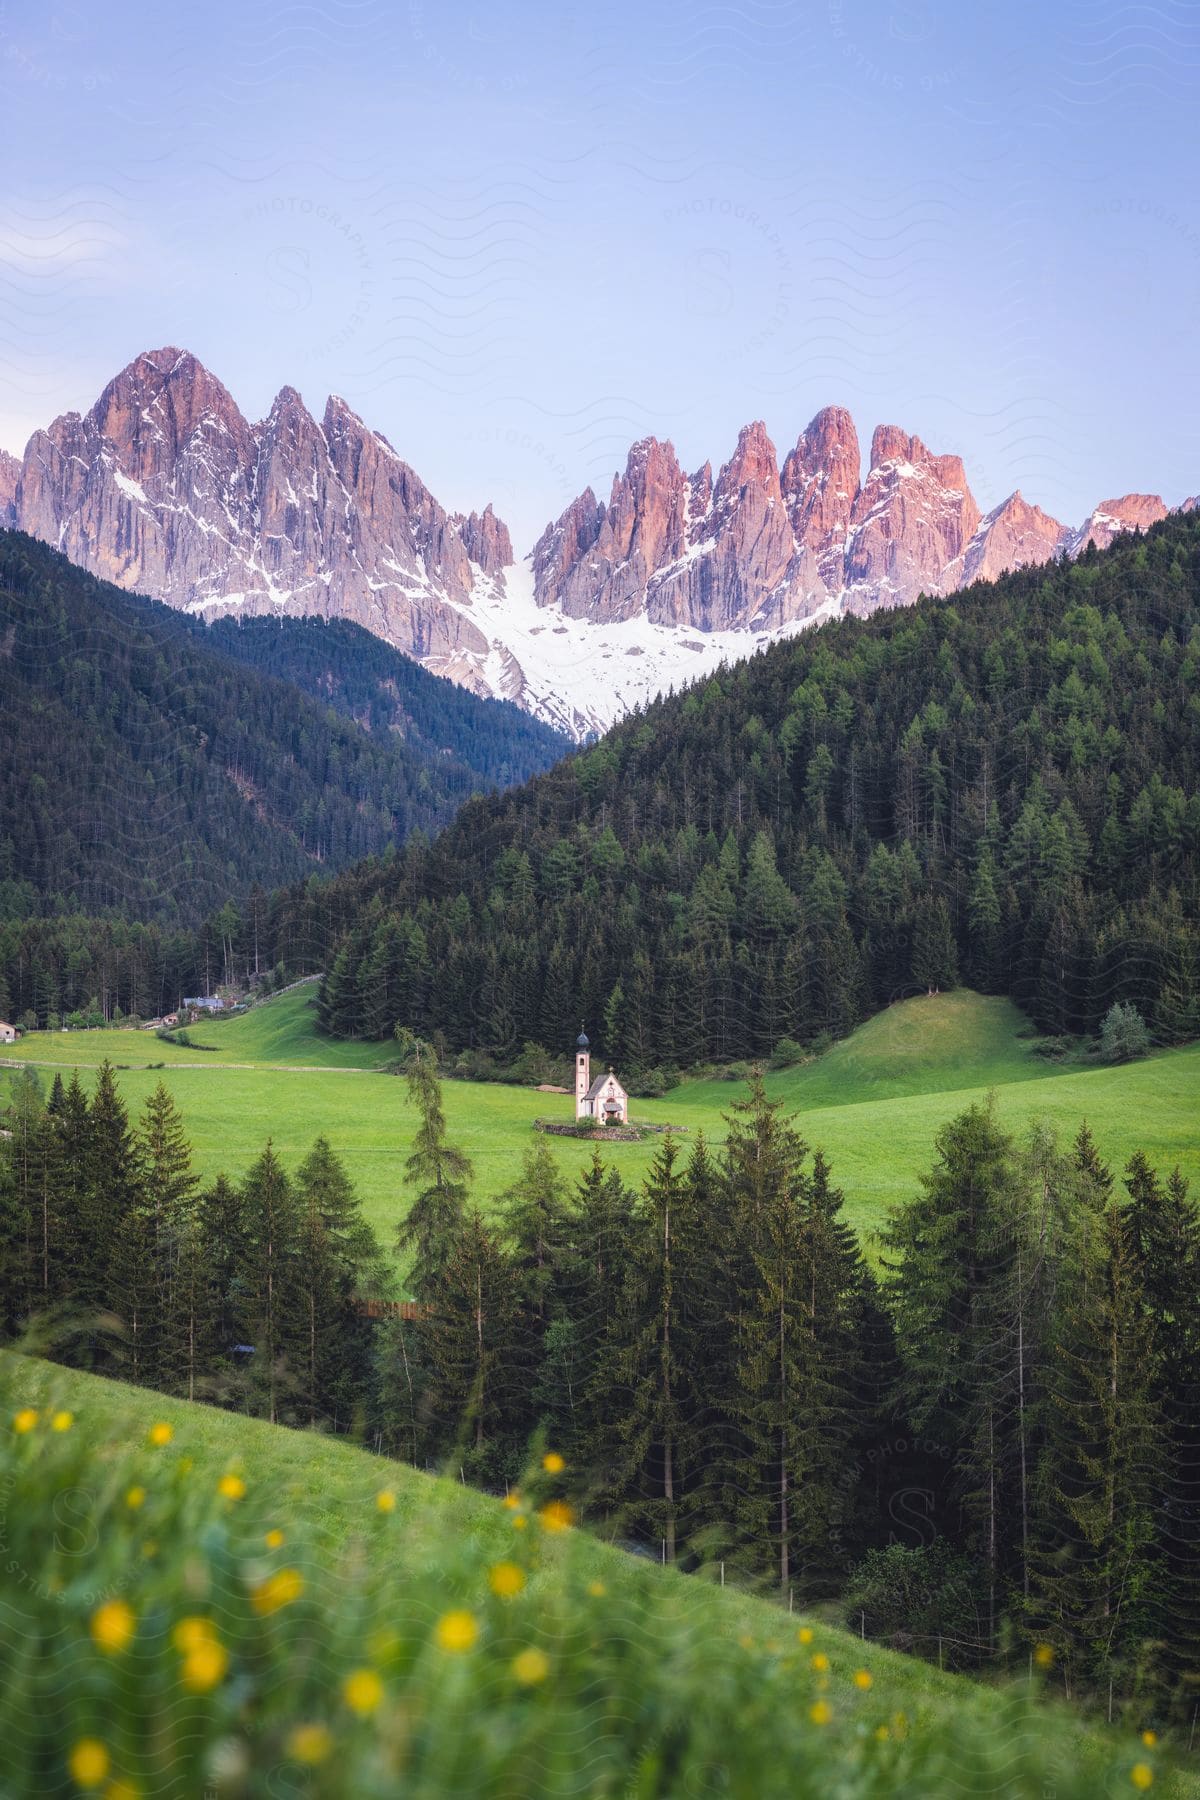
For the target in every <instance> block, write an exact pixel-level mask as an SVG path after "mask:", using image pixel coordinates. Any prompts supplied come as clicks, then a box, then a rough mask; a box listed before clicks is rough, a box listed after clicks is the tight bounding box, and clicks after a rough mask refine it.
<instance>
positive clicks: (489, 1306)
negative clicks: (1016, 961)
mask: <svg viewBox="0 0 1200 1800" xmlns="http://www.w3.org/2000/svg"><path fill="white" fill-rule="evenodd" d="M405 1055H406V1057H407V1066H408V1083H409V1090H410V1093H411V1096H412V1099H413V1102H414V1105H415V1107H416V1112H417V1120H418V1126H417V1131H416V1134H415V1138H414V1141H413V1145H412V1150H411V1154H410V1156H409V1158H408V1161H407V1164H406V1167H405V1171H404V1174H405V1180H406V1184H407V1186H408V1188H409V1190H410V1196H411V1204H410V1205H409V1206H408V1208H407V1211H406V1213H405V1216H404V1218H403V1220H402V1222H401V1223H400V1224H399V1227H398V1231H397V1239H396V1246H395V1248H396V1250H397V1252H398V1253H399V1256H400V1258H401V1260H402V1262H403V1265H404V1267H405V1268H406V1269H407V1271H408V1274H407V1284H408V1290H409V1292H410V1293H411V1294H412V1295H413V1297H414V1298H415V1301H416V1303H417V1304H416V1306H415V1308H414V1309H413V1311H414V1316H401V1317H391V1318H385V1319H382V1320H378V1319H374V1318H371V1317H368V1316H365V1314H364V1309H363V1307H362V1305H361V1297H362V1296H363V1295H364V1294H366V1293H376V1294H384V1293H386V1292H387V1291H388V1286H387V1284H388V1276H387V1274H386V1271H385V1269H384V1267H383V1262H382V1259H381V1256H380V1250H379V1246H378V1244H377V1243H376V1242H375V1239H374V1237H373V1234H372V1233H371V1231H370V1229H369V1228H368V1227H367V1226H366V1225H365V1224H364V1222H363V1220H362V1215H361V1212H360V1210H359V1207H358V1204H357V1201H356V1199H355V1196H354V1192H353V1188H352V1186H351V1184H350V1182H349V1181H348V1179H347V1177H346V1174H345V1171H344V1169H343V1168H342V1167H341V1165H340V1163H339V1162H338V1159H337V1158H336V1156H334V1154H333V1152H332V1151H331V1149H330V1147H329V1145H328V1144H327V1143H326V1142H325V1141H324V1140H323V1139H318V1141H317V1143H316V1144H315V1145H314V1147H313V1149H312V1151H311V1152H310V1154H309V1155H308V1157H306V1159H305V1160H304V1162H303V1163H302V1165H301V1166H300V1168H299V1170H298V1171H297V1172H296V1174H295V1175H294V1176H291V1175H289V1174H288V1173H287V1172H286V1171H285V1170H284V1169H283V1167H282V1166H281V1164H280V1161H279V1159H278V1156H277V1155H276V1153H275V1151H274V1150H273V1149H272V1148H271V1147H270V1146H268V1147H267V1148H266V1149H265V1150H264V1152H263V1154H262V1156H261V1157H260V1158H259V1159H258V1161H257V1162H256V1163H255V1165H254V1167H253V1168H252V1169H251V1171H250V1173H249V1175H248V1176H247V1177H246V1179H245V1180H244V1181H243V1182H241V1183H232V1182H230V1181H228V1180H226V1179H225V1178H224V1177H218V1178H217V1179H216V1180H215V1181H214V1182H213V1183H212V1184H211V1185H210V1186H208V1187H207V1188H201V1187H200V1185H199V1184H198V1183H197V1182H196V1180H195V1178H194V1176H193V1175H192V1172H191V1168H190V1159H189V1156H188V1152H187V1146H186V1142H185V1140H184V1135H183V1130H182V1126H181V1123H180V1121H179V1118H178V1116H177V1114H176V1112H175V1109H174V1106H173V1104H172V1102H171V1100H170V1097H169V1095H168V1094H167V1093H166V1091H165V1090H164V1089H162V1088H160V1089H158V1090H157V1091H156V1093H155V1094H153V1095H152V1096H151V1098H150V1100H149V1101H148V1102H147V1104H146V1108H145V1111H144V1114H143V1116H142V1118H141V1120H140V1121H139V1123H138V1124H137V1126H136V1127H131V1126H130V1124H129V1121H128V1119H127V1117H126V1115H125V1112H124V1109H123V1107H122V1104H121V1101H120V1098H119V1096H118V1094H117V1091H116V1087H115V1083H114V1080H113V1076H112V1072H111V1070H107V1069H102V1070H101V1072H100V1076H99V1078H98V1081H97V1083H96V1087H95V1091H94V1094H93V1096H92V1098H91V1100H90V1101H89V1100H88V1099H87V1097H86V1096H85V1095H84V1093H83V1092H82V1090H81V1087H80V1084H79V1083H78V1080H77V1079H73V1080H72V1081H70V1082H69V1083H66V1084H63V1083H62V1082H61V1080H56V1082H55V1085H54V1087H53V1089H52V1091H51V1093H50V1095H49V1097H48V1099H46V1100H44V1101H43V1099H42V1096H41V1095H40V1092H39V1090H38V1086H37V1083H36V1082H35V1081H34V1080H33V1079H32V1077H30V1076H28V1075H22V1076H20V1077H18V1078H17V1080H16V1083H15V1086H14V1092H13V1099H12V1104H11V1106H10V1109H9V1118H8V1125H9V1130H10V1132H11V1136H10V1137H9V1138H8V1139H7V1140H5V1149H4V1156H3V1164H2V1180H0V1201H2V1213H0V1222H2V1226H3V1236H2V1243H0V1254H2V1261H0V1271H2V1289H0V1299H2V1303H3V1318H4V1326H5V1329H6V1331H7V1332H8V1333H9V1334H12V1335H15V1334H17V1333H19V1332H21V1331H29V1330H30V1329H31V1327H30V1320H31V1319H32V1320H33V1321H34V1324H33V1326H32V1330H33V1332H34V1334H35V1339H36V1341H39V1342H41V1343H42V1344H44V1345H45V1346H46V1347H47V1349H48V1350H49V1351H50V1353H51V1354H54V1355H56V1356H58V1357H60V1358H62V1359H63V1360H66V1361H70V1362H75V1363H82V1364H84V1365H86V1366H89V1367H96V1368H100V1369H103V1370H107V1371H108V1372H111V1373H116V1374H120V1375H122V1376H123V1377H125V1378H126V1379H131V1380H136V1381H139V1382H143V1383H146V1384H148V1385H151V1386H158V1387H161V1388H163V1389H165V1390H167V1391H170V1392H173V1393H181V1394H185V1395H187V1396H189V1397H202V1398H205V1399H211V1400H215V1401H217V1402H219V1403H222V1404H225V1405H229V1406H234V1407H237V1408H240V1409H243V1410H247V1411H254V1412H259V1413H261V1414H263V1415H264V1416H266V1417H269V1418H272V1419H274V1420H277V1421H282V1422H286V1423H292V1424H299V1425H308V1424H319V1425H322V1426H324V1427H326V1428H333V1429H340V1430H351V1431H353V1432H355V1433H357V1434H359V1435H360V1436H362V1437H364V1438H365V1439H367V1440H368V1441H371V1442H372V1443H374V1444H375V1445H376V1446H377V1447H379V1448H381V1449H383V1450H385V1451H387V1452H388V1453H390V1454H392V1455H395V1456H398V1457H401V1458H404V1459H407V1460H409V1461H412V1462H415V1463H417V1464H419V1465H422V1466H443V1465H445V1464H447V1463H449V1464H450V1466H452V1467H453V1468H454V1469H455V1470H456V1471H461V1473H462V1474H463V1476H464V1477H465V1478H467V1479H470V1480H472V1481H475V1482H478V1483H480V1484H481V1485H483V1486H486V1487H489V1488H491V1489H493V1490H496V1489H498V1488H499V1487H500V1486H501V1485H506V1484H508V1483H512V1482H515V1481H516V1480H517V1479H518V1478H519V1475H520V1472H521V1470H522V1468H523V1467H524V1465H525V1463H526V1461H527V1457H528V1450H529V1444H530V1440H531V1438H532V1439H534V1440H535V1441H540V1442H543V1443H545V1444H547V1445H549V1446H551V1447H552V1448H553V1449H554V1450H555V1451H557V1452H558V1454H560V1455H561V1456H563V1457H564V1458H565V1459H566V1462H567V1465H568V1469H569V1478H570V1481H571V1483H572V1486H573V1498H574V1500H575V1502H576V1504H577V1505H578V1507H579V1509H580V1512H581V1514H582V1516H583V1517H584V1518H585V1519H586V1520H587V1521H588V1522H589V1523H590V1524H592V1525H594V1526H595V1527H596V1528H597V1529H600V1530H603V1531H605V1532H606V1533H609V1534H616V1535H619V1536H620V1537H621V1538H622V1539H623V1540H625V1541H630V1542H633V1543H637V1544H642V1545H645V1546H647V1547H649V1548H650V1550H651V1551H652V1553H653V1554H655V1555H659V1556H661V1557H663V1558H664V1559H665V1560H674V1561H677V1562H679V1563H680V1565H681V1566H683V1567H685V1568H690V1569H699V1568H710V1569H711V1568H714V1567H715V1566H716V1565H717V1564H718V1563H719V1564H720V1565H722V1567H723V1568H725V1569H727V1570H728V1572H729V1578H730V1579H736V1580H739V1581H742V1582H745V1583H748V1584H758V1585H768V1586H770V1587H773V1588H774V1589H775V1591H776V1592H778V1593H779V1595H780V1596H781V1597H782V1598H783V1599H784V1600H785V1601H789V1602H790V1601H792V1600H795V1601H796V1602H798V1603H800V1604H804V1605H808V1604H811V1603H813V1602H815V1601H833V1602H838V1603H840V1604H842V1605H843V1606H844V1607H846V1608H847V1609H848V1610H849V1612H850V1614H851V1615H852V1618H853V1622H854V1623H855V1624H856V1625H858V1624H859V1623H860V1621H861V1628H862V1629H863V1630H864V1631H865V1632H867V1633H869V1634H871V1635H873V1636H877V1637H880V1638H882V1639H885V1640H887V1641H890V1642H893V1643H895V1644H897V1645H898V1646H899V1647H902V1648H908V1649H913V1650H916V1651H917V1652H919V1653H922V1654H926V1655H933V1654H936V1653H938V1651H940V1654H941V1657H942V1659H943V1660H945V1661H948V1662H951V1663H953V1664H955V1665H957V1666H964V1667H970V1666H975V1665H978V1664H983V1663H987V1664H993V1663H995V1662H996V1661H1001V1662H1002V1661H1003V1660H1004V1659H1005V1658H1009V1659H1020V1658H1023V1657H1024V1656H1025V1655H1026V1654H1027V1653H1028V1652H1029V1651H1030V1649H1031V1647H1033V1646H1036V1647H1037V1654H1038V1656H1039V1658H1043V1657H1045V1658H1047V1659H1050V1658H1053V1661H1054V1664H1055V1667H1056V1670H1057V1674H1058V1677H1059V1678H1060V1679H1061V1680H1062V1682H1063V1684H1064V1687H1065V1689H1066V1691H1067V1692H1068V1693H1069V1694H1070V1695H1071V1696H1072V1697H1075V1698H1080V1699H1083V1700H1086V1701H1094V1702H1096V1703H1098V1704H1100V1705H1101V1706H1103V1707H1105V1708H1106V1709H1107V1710H1108V1712H1109V1714H1110V1716H1115V1715H1116V1714H1117V1713H1118V1712H1120V1710H1121V1709H1122V1708H1123V1707H1125V1706H1126V1705H1129V1706H1132V1705H1133V1704H1134V1703H1135V1702H1136V1704H1137V1706H1138V1707H1139V1708H1140V1709H1141V1711H1142V1712H1143V1713H1144V1712H1145V1711H1146V1709H1147V1707H1148V1706H1149V1707H1152V1708H1156V1709H1158V1710H1159V1711H1160V1712H1161V1714H1162V1715H1163V1716H1166V1715H1167V1714H1173V1715H1183V1716H1185V1717H1190V1716H1191V1711H1192V1709H1193V1708H1194V1707H1195V1706H1196V1705H1197V1703H1198V1702H1200V1226H1198V1224H1197V1217H1196V1213H1195V1210H1194V1208H1193V1206H1192V1204H1191V1202H1190V1199H1189V1197H1188V1193H1187V1184H1186V1182H1184V1180H1183V1179H1182V1178H1181V1176H1180V1175H1179V1173H1178V1171H1176V1172H1175V1173H1173V1174H1172V1175H1170V1176H1169V1177H1168V1178H1166V1179H1165V1180H1164V1179H1162V1178H1161V1177H1160V1176H1159V1175H1158V1174H1157V1173H1156V1172H1155V1171H1154V1170H1153V1169H1152V1168H1151V1167H1150V1165H1149V1163H1148V1162H1147V1160H1146V1158H1145V1157H1144V1156H1142V1155H1141V1154H1137V1155H1135V1156H1134V1157H1133V1158H1132V1159H1131V1161H1130V1162H1129V1164H1128V1166H1127V1168H1126V1170H1125V1171H1124V1176H1123V1180H1122V1181H1121V1182H1120V1183H1118V1181H1117V1180H1116V1178H1115V1177H1114V1175H1113V1172H1112V1171H1111V1170H1110V1169H1109V1168H1107V1167H1106V1166H1105V1164H1104V1162H1103V1161H1102V1159H1101V1157H1100V1156H1099V1154H1098V1152H1097V1149H1096V1146H1095V1143H1094V1141H1093V1139H1092V1137H1091V1135H1090V1133H1089V1132H1088V1130H1087V1128H1086V1126H1083V1127H1081V1128H1080V1130H1079V1132H1078V1134H1077V1136H1076V1137H1075V1139H1074V1141H1073V1143H1071V1144H1070V1145H1068V1146H1064V1145H1061V1144H1060V1143H1058V1142H1057V1141H1056V1140H1055V1138H1054V1136H1053V1134H1052V1133H1050V1132H1049V1131H1048V1130H1046V1129H1044V1128H1036V1129H1034V1130H1033V1131H1032V1132H1031V1134H1030V1136H1029V1138H1028V1140H1027V1141H1026V1142H1023V1143H1017V1142H1015V1141H1014V1140H1013V1139H1012V1137H1010V1136H1009V1135H1008V1134H1007V1133H1005V1132H1004V1131H1003V1130H1002V1128H1001V1127H1000V1125H999V1123H998V1121H997V1119H996V1117H995V1114H994V1112H993V1111H992V1109H991V1107H990V1106H972V1107H971V1108H969V1109H967V1110H966V1111H965V1112H963V1113H962V1114H961V1115H959V1116H958V1117H957V1118H955V1119H953V1120H951V1121H950V1122H949V1123H948V1124H947V1125H946V1126H945V1127H944V1128H943V1129H942V1131H941V1132H940V1133H939V1134H938V1136H937V1138H936V1140H935V1143H934V1146H933V1153H932V1160H931V1165H930V1168H929V1170H928V1172H927V1174H926V1175H925V1176H924V1178H923V1179H922V1181H921V1184H920V1191H919V1193H918V1194H917V1195H916V1196H915V1197H914V1199H913V1200H912V1202H911V1203H910V1204H909V1205H907V1206H906V1207H904V1208H902V1209H898V1210H897V1211H896V1212H895V1214H894V1215H893V1217H892V1219H891V1221H890V1223H889V1225H888V1227H887V1229H886V1231H885V1232H884V1234H883V1239H882V1246H881V1253H880V1258H879V1266H878V1267H877V1268H876V1267H872V1266H870V1265H869V1264H868V1263H867V1261H866V1260H865V1259H864V1256H863V1254H862V1250H861V1247H860V1245H859V1243H858V1240H857V1238H856V1236H855V1234H854V1232H853V1230H852V1229H851V1228H850V1227H849V1225H848V1223H847V1222H846V1219H845V1217H844V1197H843V1194H842V1192H841V1191H840V1189H839V1188H838V1187H837V1185H836V1183H835V1180H834V1173H833V1171H832V1169H831V1168H830V1166H829V1163H828V1161H827V1159H826V1158H825V1157H824V1155H823V1154H822V1153H821V1152H820V1151H819V1150H812V1149H811V1148H810V1147H809V1146H808V1145H807V1144H806V1143H805V1142H804V1140H803V1138H802V1137H801V1136H800V1134H799V1132H798V1130H797V1127H796V1123H795V1121H793V1120H790V1119H788V1118H787V1117H785V1116H784V1114H783V1112H782V1109H781V1105H780V1103H779V1102H773V1101H771V1100H769V1099H768V1097H767V1095H766V1093H765V1090H764V1087H763V1084H762V1080H761V1077H760V1076H759V1075H758V1074H757V1073H756V1074H754V1075H753V1076H752V1078H751V1081H750V1085H749V1090H748V1092H747V1094H746V1097H745V1098H744V1099H742V1100H739V1101H737V1102H735V1103H734V1104H733V1106H732V1107H731V1109H730V1112H729V1114H728V1116H727V1120H726V1127H727V1129H726V1136H725V1141H724V1143H723V1144H721V1145H719V1146H717V1145H712V1146H710V1145H709V1144H708V1143H707V1142H706V1141H705V1139H704V1138H703V1136H702V1135H698V1136H697V1137H696V1139H695V1141H694V1142H693V1144H692V1145H691V1146H690V1148H689V1149H688V1151H687V1152H686V1154H685V1152H684V1150H683V1149H682V1148H681V1146H680V1144H679V1143H678V1142H677V1141H676V1140H675V1139H673V1138H666V1139H664V1141H663V1143H662V1146H661V1148H660V1150H659V1152H658V1154H657V1155H656V1157H655V1159H654V1162H653V1164H652V1166H651V1169H650V1171H649V1173H648V1175H647V1177H646V1179H645V1181H644V1183H643V1184H642V1187H641V1189H640V1191H639V1192H635V1191H633V1190H632V1189H631V1188H630V1187H629V1186H628V1184H627V1183H626V1182H625V1181H623V1179H622V1178H621V1176H620V1173H619V1171H618V1170H617V1169H615V1168H613V1167H611V1166H608V1165H606V1163H605V1161H604V1158H603V1156H602V1154H601V1150H600V1147H599V1145H597V1146H596V1147H595V1148H594V1153H593V1157H592V1161H591V1163H590V1165H589V1167H588V1168H587V1169H586V1170H585V1172H584V1174H583V1176H582V1177H581V1179H580V1180H579V1181H578V1182H577V1183H576V1184H574V1186H572V1185H569V1184H568V1182H567V1181H566V1180H565V1178H564V1176H563V1174H562V1172H561V1170H560V1168H559V1166H558V1164H557V1163H556V1161H555V1159H554V1157H553V1154H552V1152H551V1150H550V1147H549V1144H548V1142H547V1141H546V1140H545V1139H544V1138H539V1139H538V1140H537V1141H536V1142H535V1143H534V1145H533V1147H532V1148H531V1149H530V1150H529V1152H528V1153H527V1155H526V1157H525V1159H524V1163H523V1167H522V1169H521V1171H520V1174H519V1176H518V1178H517V1179H516V1180H515V1181H514V1183H513V1184H512V1186H511V1188H510V1189H509V1190H508V1191H507V1192H506V1193H505V1194H503V1195H501V1196H499V1197H497V1198H496V1199H495V1200H494V1201H493V1203H492V1204H491V1205H490V1206H489V1208H488V1209H487V1212H486V1213H485V1212H484V1211H483V1210H481V1209H480V1208H479V1207H478V1206H477V1205H476V1204H474V1203H473V1200H472V1186H473V1177H472V1170H471V1166H470V1163H469V1160H468V1159H467V1157H466V1156H465V1155H464V1153H463V1152H462V1150H461V1149H460V1148H458V1147H457V1146H455V1145H454V1144H453V1143H451V1142H450V1141H449V1138H448V1135H447V1129H446V1121H445V1116H444V1112H443V1108H442V1099H441V1088H440V1083H439V1080H438V1076H437V1071H436V1060H435V1058H434V1056H433V1053H432V1051H431V1050H430V1048H429V1047H428V1046H427V1045H424V1044H422V1043H421V1042H420V1041H419V1040H412V1039H410V1040H408V1042H407V1044H406V1046H405ZM935 1645H936V1646H937V1650H935Z"/></svg>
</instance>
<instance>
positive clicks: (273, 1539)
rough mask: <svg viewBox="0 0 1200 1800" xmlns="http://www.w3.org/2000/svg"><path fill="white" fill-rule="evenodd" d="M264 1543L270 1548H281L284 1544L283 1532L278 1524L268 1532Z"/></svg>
mask: <svg viewBox="0 0 1200 1800" xmlns="http://www.w3.org/2000/svg"><path fill="white" fill-rule="evenodd" d="M263 1543H264V1544H265V1545H266V1546H267V1549H268V1550H278V1549H280V1548H281V1546H282V1544H283V1533H282V1531H280V1529H279V1527H278V1525H276V1526H275V1527H274V1529H273V1530H271V1531H268V1532H267V1534H266V1536H265V1537H264V1538H263Z"/></svg>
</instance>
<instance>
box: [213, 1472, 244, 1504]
mask: <svg viewBox="0 0 1200 1800" xmlns="http://www.w3.org/2000/svg"><path fill="white" fill-rule="evenodd" d="M217 1492H218V1494H221V1495H223V1496H224V1498H225V1499H226V1500H244V1499H245V1498H246V1484H245V1482H244V1481H243V1480H242V1478H241V1476H240V1475H222V1477H221V1479H220V1481H218V1483H217Z"/></svg>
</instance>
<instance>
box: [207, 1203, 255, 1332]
mask: <svg viewBox="0 0 1200 1800" xmlns="http://www.w3.org/2000/svg"><path fill="white" fill-rule="evenodd" d="M199 1229H200V1237H201V1242H202V1245H203V1253H204V1257H205V1260H206V1262H207V1264H208V1269H209V1280H210V1282H211V1285H212V1296H213V1302H212V1303H213V1321H212V1336H213V1344H214V1354H215V1355H216V1357H217V1358H218V1359H221V1360H225V1361H228V1359H229V1358H231V1357H232V1356H233V1353H234V1346H235V1345H236V1344H239V1343H243V1342H244V1341H245V1339H246V1336H247V1335H248V1333H249V1331H250V1329H251V1327H250V1323H249V1320H248V1316H247V1313H248V1307H247V1297H246V1292H245V1287H244V1280H245V1270H246V1262H247V1257H248V1253H249V1245H248V1241H247V1233H246V1210H245V1201H244V1197H243V1193H242V1189H241V1188H239V1187H237V1186H235V1184H234V1183H233V1182H232V1181H230V1180H229V1178H228V1176H226V1175H218V1176H217V1178H216V1180H215V1181H214V1182H213V1185H212V1186H211V1187H210V1188H207V1189H205V1191H204V1192H203V1193H202V1194H201V1196H200V1201H199Z"/></svg>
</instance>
